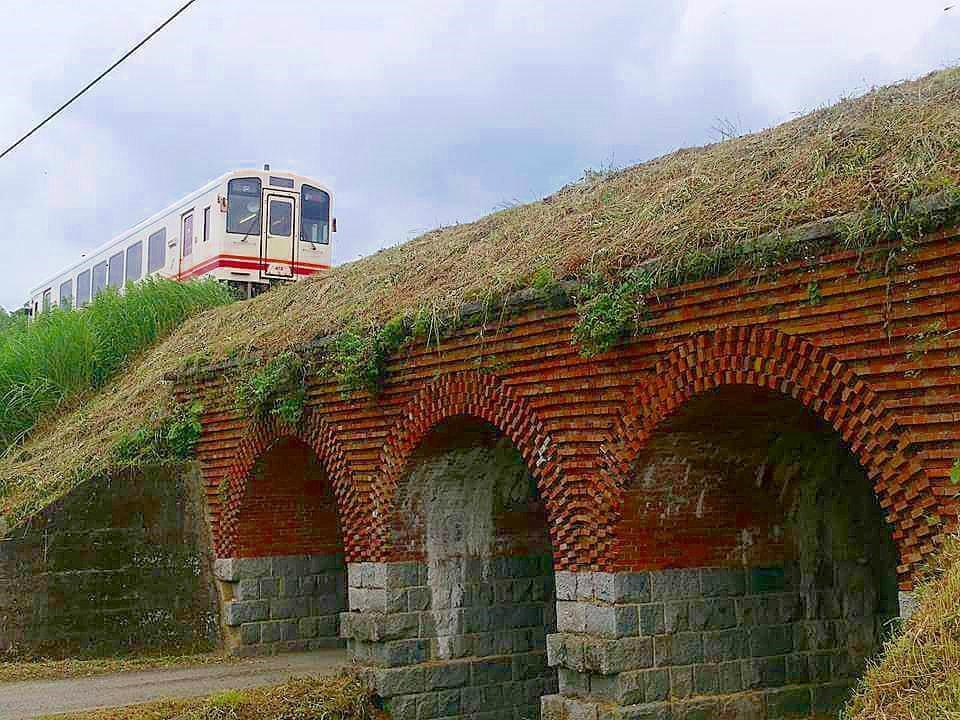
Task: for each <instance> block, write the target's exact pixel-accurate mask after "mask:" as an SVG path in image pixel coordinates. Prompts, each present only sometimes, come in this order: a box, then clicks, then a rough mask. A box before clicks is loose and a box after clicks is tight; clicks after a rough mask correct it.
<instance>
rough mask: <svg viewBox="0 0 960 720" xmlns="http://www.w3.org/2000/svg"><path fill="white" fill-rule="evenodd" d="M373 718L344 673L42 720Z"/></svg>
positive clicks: (354, 681) (370, 708)
mask: <svg viewBox="0 0 960 720" xmlns="http://www.w3.org/2000/svg"><path fill="white" fill-rule="evenodd" d="M53 718H56V719H57V720H377V719H378V718H383V720H386V716H385V715H384V714H382V713H380V712H379V711H378V710H376V709H375V708H374V707H373V705H372V704H371V703H370V698H369V696H368V694H367V692H366V691H365V690H364V689H363V687H362V686H361V684H360V683H359V682H358V681H357V679H356V678H354V677H351V676H350V675H340V676H337V677H319V678H312V677H304V678H291V679H290V680H288V681H287V682H285V683H283V684H282V685H275V686H272V687H265V688H256V689H253V690H226V691H224V692H220V693H217V694H215V695H211V696H210V697H207V698H197V699H191V700H161V701H159V702H153V703H147V704H144V705H134V706H131V707H124V708H115V709H110V710H95V711H93V712H85V713H75V714H70V715H56V716H53V717H51V718H48V719H47V720H53Z"/></svg>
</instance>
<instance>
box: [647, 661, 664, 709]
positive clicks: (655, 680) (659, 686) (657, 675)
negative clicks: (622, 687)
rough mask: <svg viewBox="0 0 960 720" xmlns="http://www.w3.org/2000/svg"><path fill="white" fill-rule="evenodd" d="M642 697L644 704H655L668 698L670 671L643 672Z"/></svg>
mask: <svg viewBox="0 0 960 720" xmlns="http://www.w3.org/2000/svg"><path fill="white" fill-rule="evenodd" d="M643 695H644V699H645V701H646V702H648V703H651V702H657V701H660V700H666V699H667V698H669V697H670V671H669V670H667V669H656V670H645V671H644V672H643Z"/></svg>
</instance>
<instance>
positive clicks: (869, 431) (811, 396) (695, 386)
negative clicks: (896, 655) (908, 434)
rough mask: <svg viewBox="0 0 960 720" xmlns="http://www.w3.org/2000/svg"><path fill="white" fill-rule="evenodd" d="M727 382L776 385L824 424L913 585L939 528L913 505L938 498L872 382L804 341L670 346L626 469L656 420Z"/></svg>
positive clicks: (730, 339)
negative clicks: (858, 471)
mask: <svg viewBox="0 0 960 720" xmlns="http://www.w3.org/2000/svg"><path fill="white" fill-rule="evenodd" d="M724 385H753V386H757V387H762V388H768V389H771V390H775V391H778V392H780V393H783V394H785V395H788V396H790V397H793V398H794V399H796V400H798V401H800V402H801V403H802V404H803V405H804V406H806V407H807V408H808V409H810V410H811V411H812V412H813V413H815V414H816V415H817V416H819V417H820V418H822V419H823V420H825V421H827V422H828V423H830V425H831V426H832V427H833V428H834V429H835V430H836V431H837V432H838V433H839V434H840V436H841V437H842V438H843V440H844V442H846V443H847V444H848V445H849V446H850V449H851V451H852V452H853V454H854V455H855V456H856V458H857V459H858V461H859V462H860V464H861V466H862V467H863V468H864V469H865V470H866V473H867V476H868V477H869V479H870V480H871V482H872V483H873V487H874V491H875V492H876V494H877V496H878V499H879V501H880V504H881V507H882V508H883V512H884V515H885V517H886V519H887V521H888V522H889V523H890V525H891V526H892V527H893V528H894V533H893V536H894V540H895V541H896V543H897V546H898V548H899V550H900V558H901V564H900V566H899V567H898V568H897V571H898V575H899V576H900V578H901V586H902V587H904V588H909V585H910V577H911V575H912V574H913V572H914V571H915V570H916V569H917V567H918V565H919V564H920V562H921V561H922V560H923V558H924V557H926V556H927V555H929V553H930V552H931V551H932V550H933V547H934V541H933V539H932V538H933V536H934V534H935V531H936V526H931V525H929V524H922V525H921V524H919V523H917V522H916V521H915V518H916V516H917V515H918V509H922V508H927V507H930V506H933V505H935V504H936V498H935V496H934V493H933V489H932V487H931V483H930V480H929V478H928V477H927V473H926V471H925V470H924V468H923V467H921V466H919V465H917V464H916V463H915V462H914V461H913V460H912V458H911V456H910V454H909V450H908V448H909V444H908V443H907V442H906V441H905V439H904V438H903V437H902V435H901V433H900V428H899V427H898V426H897V422H896V418H895V417H894V414H893V413H892V412H891V411H890V410H889V409H888V408H887V407H886V406H885V404H884V403H883V402H882V401H881V399H880V397H879V396H878V395H877V394H876V393H875V392H874V391H873V390H872V389H870V387H869V386H868V384H867V383H866V382H865V381H863V380H862V379H861V378H859V377H857V375H856V374H855V373H854V372H853V371H852V370H851V369H850V368H849V367H847V366H846V365H845V364H844V363H843V362H842V361H841V360H839V359H838V358H837V357H836V356H834V355H832V354H830V353H828V352H826V351H825V350H823V349H822V348H819V347H817V346H816V345H814V344H813V343H811V342H809V341H808V340H805V339H803V338H801V337H797V336H793V335H787V334H785V333H783V332H781V331H779V330H776V329H773V328H769V327H763V326H750V327H740V328H725V329H723V330H718V331H716V332H713V333H706V334H703V335H698V336H696V337H693V338H691V339H689V340H687V341H686V342H684V343H683V344H681V345H679V346H678V347H676V348H674V349H673V350H672V351H671V352H670V353H668V354H667V355H666V356H664V357H663V358H662V359H661V360H660V361H659V362H658V363H657V365H656V367H655V369H654V372H653V375H652V377H651V378H650V380H649V382H647V383H644V384H642V385H641V386H639V387H638V388H637V389H636V390H635V393H634V395H633V398H632V402H631V404H630V409H629V411H628V417H627V418H626V419H625V421H624V427H625V428H626V431H627V433H628V437H627V439H626V441H625V442H624V443H622V444H621V445H620V447H619V448H617V451H616V461H617V464H618V465H619V466H621V467H624V466H625V465H626V464H627V463H628V462H629V461H631V460H632V459H633V458H635V457H636V456H637V454H638V453H639V452H640V450H641V449H642V448H643V447H644V446H645V445H646V443H647V441H648V440H649V439H650V437H651V436H652V434H653V433H654V432H655V431H656V429H657V427H658V426H659V424H660V423H661V422H662V421H663V420H665V419H666V418H667V417H669V416H670V415H672V414H673V413H675V412H677V411H678V410H679V409H680V408H682V407H683V406H684V405H685V404H686V403H687V402H688V401H689V400H691V399H692V398H693V397H695V396H696V395H699V394H700V393H703V392H706V391H708V390H712V389H715V388H719V387H721V386H724ZM907 499H910V500H909V503H908V502H907Z"/></svg>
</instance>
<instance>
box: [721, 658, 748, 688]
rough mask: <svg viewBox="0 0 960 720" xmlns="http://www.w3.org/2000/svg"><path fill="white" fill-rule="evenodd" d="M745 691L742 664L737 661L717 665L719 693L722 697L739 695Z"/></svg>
mask: <svg viewBox="0 0 960 720" xmlns="http://www.w3.org/2000/svg"><path fill="white" fill-rule="evenodd" d="M741 690H743V679H742V677H741V672H740V663H739V662H738V661H737V660H731V661H729V662H722V663H719V664H718V665H717V692H719V693H720V694H722V695H727V694H730V693H738V692H740V691H741Z"/></svg>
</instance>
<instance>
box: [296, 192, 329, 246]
mask: <svg viewBox="0 0 960 720" xmlns="http://www.w3.org/2000/svg"><path fill="white" fill-rule="evenodd" d="M300 198H301V204H300V213H301V216H302V217H301V220H300V239H301V240H303V241H304V242H312V243H320V244H322V245H327V244H329V243H330V195H329V194H328V193H326V192H324V191H323V190H320V189H319V188H315V187H310V186H309V185H304V186H303V188H302V189H301V190H300Z"/></svg>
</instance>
